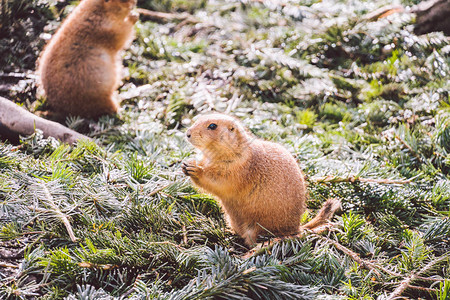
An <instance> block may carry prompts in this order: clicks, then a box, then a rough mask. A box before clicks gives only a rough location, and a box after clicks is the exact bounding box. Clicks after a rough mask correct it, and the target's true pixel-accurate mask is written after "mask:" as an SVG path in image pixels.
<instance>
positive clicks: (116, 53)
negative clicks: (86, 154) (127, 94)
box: [38, 0, 138, 119]
mask: <svg viewBox="0 0 450 300" xmlns="http://www.w3.org/2000/svg"><path fill="white" fill-rule="evenodd" d="M135 6H136V0H82V1H81V3H80V4H79V5H78V6H77V7H76V8H75V9H74V10H73V12H72V13H71V14H70V15H69V16H68V17H67V19H66V20H65V21H64V22H63V23H62V25H61V27H60V28H59V29H58V30H57V32H56V34H55V35H54V36H53V38H52V39H51V40H50V42H49V43H48V45H47V46H46V47H45V49H44V51H43V53H42V54H41V57H40V59H39V61H38V74H39V75H40V87H41V88H42V89H43V91H44V93H45V95H46V97H47V103H48V105H49V110H50V114H53V115H55V116H57V118H58V119H64V118H65V117H66V116H69V115H73V116H81V117H85V118H96V117H99V116H101V115H104V114H113V113H116V112H117V109H118V104H117V103H116V102H115V101H114V99H113V95H114V93H115V91H116V90H117V88H118V85H119V82H120V73H121V67H122V63H121V59H120V51H121V50H122V49H123V48H124V47H126V46H127V43H129V42H131V40H132V37H133V26H134V23H136V21H137V20H138V15H137V14H136V13H134V12H133V11H132V10H133V9H134V7H135Z"/></svg>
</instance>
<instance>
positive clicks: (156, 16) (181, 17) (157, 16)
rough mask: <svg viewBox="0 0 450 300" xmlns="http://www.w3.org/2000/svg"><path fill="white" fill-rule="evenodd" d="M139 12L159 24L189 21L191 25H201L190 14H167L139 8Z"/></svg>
mask: <svg viewBox="0 0 450 300" xmlns="http://www.w3.org/2000/svg"><path fill="white" fill-rule="evenodd" d="M137 12H138V13H139V14H140V15H141V16H142V17H143V18H146V19H149V20H151V21H154V22H157V23H167V22H170V21H188V22H189V23H199V22H200V21H199V20H198V19H196V18H195V17H194V16H192V15H191V14H189V13H166V12H161V11H153V10H148V9H144V8H138V9H137Z"/></svg>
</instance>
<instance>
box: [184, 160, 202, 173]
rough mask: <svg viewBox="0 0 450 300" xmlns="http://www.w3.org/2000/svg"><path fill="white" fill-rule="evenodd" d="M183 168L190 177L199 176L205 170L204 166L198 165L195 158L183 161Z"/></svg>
mask: <svg viewBox="0 0 450 300" xmlns="http://www.w3.org/2000/svg"><path fill="white" fill-rule="evenodd" d="M181 169H182V170H183V173H184V174H185V175H186V176H189V177H199V176H200V174H201V173H202V171H203V169H202V167H200V166H198V165H197V161H196V160H195V159H189V160H188V161H185V162H183V164H182V165H181Z"/></svg>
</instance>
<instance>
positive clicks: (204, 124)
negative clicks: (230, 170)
mask: <svg viewBox="0 0 450 300" xmlns="http://www.w3.org/2000/svg"><path fill="white" fill-rule="evenodd" d="M186 137H187V139H188V141H189V142H190V143H191V144H192V145H193V146H194V147H195V148H197V149H198V150H200V151H201V152H202V154H203V155H204V156H206V157H208V158H209V159H213V160H231V159H233V158H238V157H240V156H242V154H243V153H244V151H245V149H246V148H247V147H248V143H249V138H250V137H249V134H248V133H247V131H246V129H245V128H244V127H243V126H242V125H241V124H240V123H239V121H238V120H237V119H235V118H233V117H231V116H228V115H225V114H218V113H214V114H209V115H204V116H201V117H200V118H198V119H197V121H195V123H194V124H193V125H192V126H191V127H190V128H189V129H188V130H187V132H186Z"/></svg>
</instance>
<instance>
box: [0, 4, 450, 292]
mask: <svg viewBox="0 0 450 300" xmlns="http://www.w3.org/2000/svg"><path fill="white" fill-rule="evenodd" d="M1 3H2V9H1V10H0V11H1V19H0V26H1V36H0V54H1V55H0V65H1V66H2V68H3V70H0V72H1V73H0V87H3V89H1V88H0V94H1V95H3V96H6V97H8V98H9V99H12V100H13V101H15V102H16V103H22V104H23V105H24V106H25V107H27V108H29V109H30V110H39V109H40V108H41V107H43V105H42V104H43V103H44V106H45V101H44V99H36V97H35V77H34V73H33V72H34V71H33V70H34V66H35V61H36V57H37V55H38V54H39V51H40V50H41V49H42V47H43V45H44V44H45V39H48V37H49V36H50V34H52V33H53V32H54V31H55V29H56V28H57V26H58V25H59V24H60V21H61V20H62V19H63V18H64V17H65V16H66V15H67V13H69V12H70V11H71V9H73V7H74V6H73V5H74V4H75V3H69V2H68V1H55V0H45V1H44V0H42V1H41V0H40V1H37V0H33V1H24V0H2V1H1ZM386 4H390V2H388V1H363V0H355V1H331V0H324V1H317V0H301V1H283V0H265V1H235V0H210V1H200V0H196V1H187V0H154V1H151V0H139V2H138V6H139V7H141V8H147V9H152V10H157V11H164V12H169V13H171V14H173V15H171V16H172V17H173V18H171V19H170V18H169V19H167V18H166V19H164V20H160V22H153V21H148V20H146V18H145V17H144V16H142V17H141V21H140V22H138V23H137V25H136V39H135V41H134V43H133V44H132V46H131V48H130V49H128V50H127V51H126V52H125V53H124V64H125V70H124V71H125V72H124V80H123V85H122V86H121V89H120V97H121V99H123V101H122V111H121V112H120V114H119V116H117V117H103V118H102V119H100V120H99V121H98V122H90V123H86V122H83V121H82V120H80V119H78V118H70V119H68V120H67V125H68V126H69V127H71V128H75V129H77V130H81V131H83V132H85V133H86V132H87V134H88V135H89V136H91V137H93V138H94V142H81V143H79V144H78V145H76V146H74V147H70V146H67V145H63V144H60V143H58V142H57V141H55V140H53V139H51V138H50V139H43V138H42V135H41V134H40V133H39V132H37V133H36V134H34V135H33V136H30V137H24V138H23V140H22V142H21V144H20V145H10V144H9V143H8V142H4V143H0V282H1V283H0V298H1V299H38V298H39V299H118V298H120V299H204V298H214V299H316V298H317V299H393V298H395V297H399V296H401V297H405V298H413V299H419V298H422V299H442V300H443V299H450V267H449V265H450V264H449V258H450V98H449V92H448V91H449V90H450V84H449V71H450V70H449V62H450V44H449V40H448V39H447V38H446V37H444V36H443V35H442V34H441V33H431V34H428V35H423V36H416V35H414V34H413V33H412V25H411V24H412V22H413V19H414V17H413V16H411V15H410V14H408V13H407V12H404V13H397V14H392V15H389V16H385V17H382V18H376V17H375V18H368V17H367V15H368V14H370V13H371V12H373V11H374V10H376V9H377V8H379V7H382V6H383V5H386ZM402 4H403V5H404V6H405V7H407V6H411V5H413V4H415V3H414V1H407V0H405V1H403V2H402ZM211 110H215V111H221V112H227V113H232V114H234V115H236V116H238V117H239V118H241V119H242V121H243V123H244V124H245V125H246V126H247V127H248V128H249V129H250V130H251V131H252V132H253V133H254V134H256V135H257V136H259V137H261V138H264V139H267V140H271V141H275V142H279V143H281V144H283V145H284V146H286V147H287V148H288V149H289V150H290V151H291V152H292V153H293V155H295V157H296V158H297V159H298V162H299V164H300V166H301V168H302V169H303V171H304V172H305V175H306V176H307V178H308V182H309V190H310V201H309V203H308V208H309V209H310V211H309V213H308V214H305V216H304V218H303V220H302V222H306V221H307V220H308V219H310V218H311V217H312V216H313V215H314V214H315V212H316V211H317V209H318V208H319V207H320V206H321V204H322V203H323V201H324V200H325V199H327V198H328V197H337V198H339V199H340V200H341V201H342V211H341V213H339V214H338V215H337V216H336V217H335V218H334V219H333V222H334V223H335V225H334V227H332V228H331V229H330V230H329V231H328V232H326V233H325V234H323V235H317V234H313V233H307V234H306V235H305V236H304V237H303V238H299V239H295V240H292V239H291V240H285V241H282V242H280V243H277V244H276V245H274V247H273V248H271V249H268V250H267V251H260V252H258V253H257V254H256V255H254V256H253V257H250V258H243V255H244V254H245V253H246V252H247V251H248V250H249V249H247V248H246V247H245V246H244V244H243V240H242V239H240V238H239V237H237V236H236V235H234V234H233V233H232V232H230V230H229V229H228V228H227V226H226V224H225V222H224V219H223V217H222V214H221V211H220V208H219V206H218V205H217V203H216V202H215V201H214V199H213V198H212V197H211V196H208V195H205V194H202V193H201V192H200V191H197V190H195V189H194V188H193V186H192V185H191V183H190V181H189V180H188V178H186V177H185V176H184V175H183V174H182V173H181V171H180V165H181V162H182V161H183V160H185V159H186V158H187V157H189V156H191V155H193V149H192V147H191V146H189V145H188V143H187V142H186V141H185V138H184V132H185V128H186V127H188V126H189V124H191V123H192V118H193V117H194V116H195V115H197V114H199V113H203V112H207V111H211ZM299 222H300V220H299Z"/></svg>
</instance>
